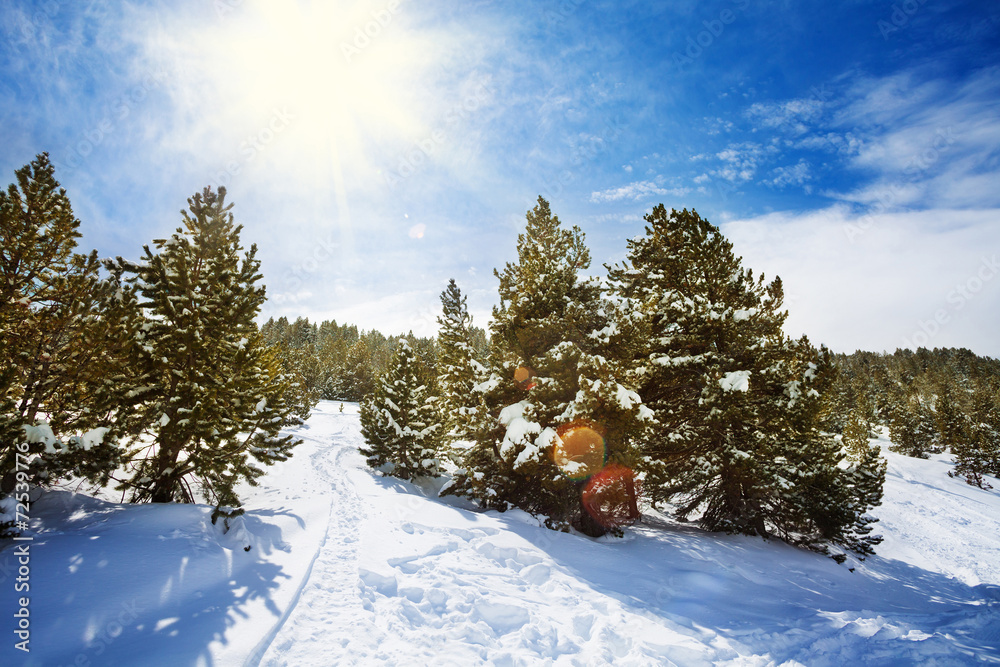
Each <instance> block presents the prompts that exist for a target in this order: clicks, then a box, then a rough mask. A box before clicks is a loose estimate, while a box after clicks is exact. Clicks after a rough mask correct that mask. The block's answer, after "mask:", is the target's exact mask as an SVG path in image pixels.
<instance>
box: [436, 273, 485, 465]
mask: <svg viewBox="0 0 1000 667" xmlns="http://www.w3.org/2000/svg"><path fill="white" fill-rule="evenodd" d="M441 307H442V313H441V315H440V316H439V317H438V318H437V321H438V324H439V325H440V329H439V330H438V360H437V366H438V385H439V387H440V393H441V396H440V397H439V399H438V402H437V406H438V410H439V412H440V415H441V416H440V421H441V424H442V427H443V433H442V436H443V437H442V443H441V444H442V447H443V448H444V450H445V451H448V450H450V449H451V446H452V444H453V443H455V442H457V441H463V440H470V439H471V438H472V437H473V434H474V432H475V426H474V425H475V424H476V423H477V421H478V419H477V415H478V410H479V408H480V404H481V400H480V397H481V395H480V394H477V393H476V392H475V391H474V388H475V387H476V385H478V384H479V383H481V382H483V381H484V380H486V379H487V378H486V377H485V376H486V368H485V367H484V366H483V365H482V364H481V363H479V361H478V360H477V359H476V357H475V350H474V349H473V346H472V341H471V337H470V333H471V330H470V329H471V324H472V317H470V316H469V311H468V308H467V307H466V305H465V297H464V296H463V295H462V292H461V290H460V289H459V288H458V285H457V284H456V283H455V279H454V278H452V279H451V280H450V281H449V282H448V287H447V288H445V290H444V291H443V292H442V293H441Z"/></svg>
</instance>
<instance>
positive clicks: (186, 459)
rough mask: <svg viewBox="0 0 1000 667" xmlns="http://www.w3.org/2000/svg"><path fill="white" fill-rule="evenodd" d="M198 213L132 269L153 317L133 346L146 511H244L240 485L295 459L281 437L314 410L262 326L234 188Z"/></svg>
mask: <svg viewBox="0 0 1000 667" xmlns="http://www.w3.org/2000/svg"><path fill="white" fill-rule="evenodd" d="M188 205H189V210H190V213H188V212H187V211H182V216H183V227H180V228H178V229H177V230H176V232H175V233H174V234H173V235H172V236H171V237H170V238H169V239H161V240H157V241H155V242H154V244H155V247H156V251H155V252H154V251H152V250H150V248H149V247H148V246H146V248H145V258H144V259H145V261H144V263H143V264H141V265H137V266H134V267H132V268H133V270H134V271H135V273H136V275H135V277H134V278H133V279H132V280H133V282H134V283H135V285H136V289H137V291H138V293H139V295H140V297H141V301H140V304H139V305H140V307H141V309H142V314H143V319H142V321H141V324H140V335H139V336H138V337H137V340H136V344H135V345H134V347H133V349H132V354H133V356H134V359H133V362H134V366H135V368H136V369H137V371H136V377H135V378H134V383H135V384H134V386H136V387H137V389H136V390H135V392H134V393H135V402H136V405H135V407H134V411H133V413H132V415H131V417H130V422H131V431H132V434H133V436H134V437H135V440H134V448H133V449H132V450H131V452H130V455H131V456H132V457H133V468H134V474H133V475H132V477H131V478H130V479H128V480H125V481H124V482H123V488H127V489H131V490H132V499H133V501H137V502H144V501H152V502H171V501H184V502H194V501H195V500H196V498H197V497H198V496H199V495H200V496H201V497H203V498H205V499H206V500H208V501H210V502H212V503H214V504H216V505H218V506H230V507H237V506H239V504H240V501H239V499H238V498H237V497H236V495H235V490H234V488H235V486H236V484H238V483H239V482H240V481H243V480H245V481H247V482H248V483H250V484H251V485H253V484H255V480H256V479H257V478H258V477H259V476H260V475H262V474H263V469H262V468H261V467H259V466H258V464H261V465H271V464H273V463H275V462H278V461H284V460H286V459H287V458H288V457H289V456H291V451H292V448H293V447H294V446H295V445H297V444H298V443H299V442H300V441H298V440H294V439H293V438H292V436H289V435H282V434H281V432H280V431H281V429H282V428H285V427H287V426H290V425H294V424H300V423H301V422H302V418H301V416H300V415H302V414H303V413H305V412H308V405H303V404H302V403H301V401H302V397H301V395H300V394H298V393H296V392H295V391H294V388H293V387H292V382H291V381H290V379H289V378H288V377H287V376H286V375H285V374H284V372H283V370H282V367H281V360H280V359H279V356H278V354H277V352H276V351H275V350H274V349H273V348H268V347H267V346H266V345H265V344H264V343H263V339H262V336H261V335H260V333H259V332H258V330H257V326H256V324H255V323H254V318H255V317H256V315H257V313H258V312H259V309H260V306H261V304H262V303H263V302H264V288H263V286H260V285H258V284H257V283H258V282H259V281H260V278H261V276H260V273H259V272H258V269H259V266H260V262H259V261H258V260H257V259H256V258H255V257H256V253H257V248H256V246H252V247H251V249H250V250H249V252H244V249H243V247H242V245H241V243H240V232H241V230H242V226H237V225H235V224H234V222H233V215H232V213H231V209H232V205H231V204H230V205H228V206H227V205H226V204H225V189H224V188H219V191H218V193H216V192H213V191H212V190H211V189H209V188H206V189H205V190H204V192H202V193H200V194H196V195H194V197H192V198H191V199H189V200H188Z"/></svg>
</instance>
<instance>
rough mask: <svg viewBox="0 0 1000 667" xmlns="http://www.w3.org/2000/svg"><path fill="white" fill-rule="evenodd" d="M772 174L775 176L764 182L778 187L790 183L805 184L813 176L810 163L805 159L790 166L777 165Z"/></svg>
mask: <svg viewBox="0 0 1000 667" xmlns="http://www.w3.org/2000/svg"><path fill="white" fill-rule="evenodd" d="M771 175H772V176H773V178H771V179H769V180H765V181H764V183H766V184H767V185H771V186H774V187H777V188H783V187H785V186H788V185H804V184H805V183H806V182H807V181H809V180H810V178H811V175H810V173H809V163H808V162H806V161H805V160H799V162H798V164H795V165H792V166H790V167H776V168H775V169H772V170H771Z"/></svg>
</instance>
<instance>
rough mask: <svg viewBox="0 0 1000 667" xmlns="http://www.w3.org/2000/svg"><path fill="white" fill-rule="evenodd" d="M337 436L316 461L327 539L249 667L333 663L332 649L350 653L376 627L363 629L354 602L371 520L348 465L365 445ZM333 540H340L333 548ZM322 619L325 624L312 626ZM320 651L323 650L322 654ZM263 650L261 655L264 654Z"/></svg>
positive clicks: (341, 434) (315, 482) (358, 606)
mask: <svg viewBox="0 0 1000 667" xmlns="http://www.w3.org/2000/svg"><path fill="white" fill-rule="evenodd" d="M344 431H345V429H343V428H342V429H341V430H340V432H339V433H336V434H334V435H333V437H334V441H335V442H337V443H338V444H339V445H340V447H330V446H329V444H330V443H325V444H326V445H327V447H326V448H320V449H318V450H317V452H316V453H315V454H314V455H313V456H312V462H313V464H314V470H315V472H316V475H315V477H314V479H313V480H312V482H311V483H312V485H313V488H323V487H325V488H326V489H327V491H326V492H325V493H327V494H329V495H330V496H331V500H332V502H331V506H330V513H329V517H328V521H327V525H326V531H325V536H324V538H323V540H322V542H321V544H320V546H319V548H318V550H317V552H316V555H315V556H314V557H313V561H312V564H311V565H310V567H309V570H308V572H307V574H306V577H305V579H304V581H303V582H302V584H301V585H300V591H299V594H298V595H297V596H296V597H295V599H294V601H293V603H292V604H291V605H290V607H289V609H288V610H287V611H286V612H285V614H284V617H283V619H282V620H281V621H279V623H278V624H277V627H276V632H275V634H274V637H273V639H271V640H270V641H269V642H268V643H267V644H265V646H266V651H265V652H264V653H263V655H262V656H261V658H260V660H259V661H257V660H255V659H254V658H255V656H253V655H252V656H251V659H250V660H248V663H247V664H253V665H256V664H261V665H308V664H322V663H315V662H313V661H314V660H316V659H317V658H316V656H317V654H319V655H322V656H324V657H323V658H322V660H327V659H329V656H330V653H329V650H334V651H336V652H337V653H339V652H341V651H343V650H344V647H346V646H347V645H348V643H350V641H351V638H352V637H354V636H355V635H357V634H359V633H366V632H370V631H371V628H366V627H363V625H364V624H363V623H361V624H360V626H359V620H360V619H362V618H363V617H362V615H361V614H360V611H361V604H360V601H357V600H354V599H353V596H352V595H351V593H352V588H353V587H354V581H355V580H356V579H357V569H358V565H357V563H358V549H357V543H358V532H357V527H358V526H359V525H361V524H362V523H363V521H364V519H365V512H364V509H363V507H362V504H361V501H360V499H359V498H358V495H357V493H356V492H355V490H354V487H353V483H352V482H351V481H350V479H348V476H347V466H346V465H345V463H344V461H345V459H346V458H347V457H348V455H349V454H350V453H351V448H354V449H355V450H356V448H357V446H358V445H359V444H361V443H360V441H357V442H356V441H355V440H357V438H351V437H350V435H352V434H345V432H344ZM331 536H333V537H334V538H335V539H334V541H333V542H332V543H331ZM314 620H318V621H319V623H316V622H312V621H314ZM317 648H321V650H319V651H317ZM259 651H260V648H258V651H255V653H256V655H260V652H259Z"/></svg>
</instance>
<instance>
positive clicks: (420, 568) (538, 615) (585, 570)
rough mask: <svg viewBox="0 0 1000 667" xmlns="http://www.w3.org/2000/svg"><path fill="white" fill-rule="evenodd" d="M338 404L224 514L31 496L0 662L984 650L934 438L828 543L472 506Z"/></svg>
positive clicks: (903, 460) (573, 658) (878, 659)
mask: <svg viewBox="0 0 1000 667" xmlns="http://www.w3.org/2000/svg"><path fill="white" fill-rule="evenodd" d="M357 412H358V410H357V405H356V404H350V403H348V404H345V410H344V412H343V413H341V412H339V402H321V403H320V404H319V406H318V408H317V409H316V411H315V412H314V414H313V416H312V417H311V418H310V419H309V420H308V422H307V424H306V425H304V426H302V427H300V428H298V429H294V430H291V431H289V432H291V433H294V434H295V435H296V436H297V437H300V438H303V439H304V443H303V444H302V445H301V446H300V447H299V448H298V449H297V450H296V452H295V455H294V456H293V457H292V458H291V459H290V460H289V461H287V462H286V463H284V464H280V465H277V466H274V467H272V468H270V469H268V471H267V473H266V474H265V475H264V476H263V477H261V478H260V480H259V482H260V485H259V486H258V487H254V488H251V487H248V486H247V487H244V488H242V489H241V497H243V498H244V499H245V501H246V509H247V512H246V514H245V515H244V516H243V517H238V518H237V519H235V520H231V522H230V525H231V527H232V528H231V530H230V531H229V532H228V533H226V534H222V532H221V530H220V528H219V525H218V523H217V524H216V525H212V524H211V519H210V517H211V513H212V509H211V508H210V507H207V506H204V505H138V506H130V505H122V504H119V503H117V502H111V501H108V500H98V499H94V498H89V497H86V496H82V495H77V494H74V493H70V492H67V491H51V492H47V493H44V494H42V495H41V497H40V498H33V502H32V503H31V508H30V517H31V520H30V529H29V530H28V531H27V533H26V536H30V537H31V538H32V540H31V541H30V542H27V543H26V544H28V545H29V546H30V554H31V555H30V568H31V580H30V585H31V588H30V592H28V593H25V594H24V595H29V596H30V598H31V604H30V612H31V644H30V646H31V653H30V654H26V653H23V652H21V651H18V650H16V649H15V648H14V646H13V643H14V642H13V641H12V637H13V635H12V634H11V630H12V627H13V626H12V620H11V619H12V617H13V614H14V612H15V611H16V609H17V604H18V603H17V596H16V595H15V593H14V581H15V577H16V576H17V575H16V574H15V572H16V568H17V567H18V565H17V563H18V560H17V559H18V556H17V555H16V554H15V552H14V549H15V545H14V544H9V543H8V544H7V545H6V546H5V547H4V548H3V550H2V551H0V578H2V579H3V580H4V581H3V582H2V584H0V585H2V586H3V588H4V589H5V593H4V594H3V595H2V596H0V618H2V619H6V620H3V621H0V624H2V625H3V632H4V633H5V634H6V636H7V639H6V640H5V641H4V642H3V643H2V646H0V664H3V665H62V664H65V665H69V664H92V665H98V664H101V665H103V664H128V665H140V664H141V665H144V666H149V667H156V666H159V665H213V666H216V667H224V666H229V665H251V666H253V665H267V666H272V667H274V666H282V665H287V666H292V665H295V666H298V665H332V664H350V665H378V664H392V665H425V664H447V665H450V664H455V665H481V664H489V665H527V664H532V665H533V664H556V665H597V664H612V663H614V664H624V665H663V664H671V663H673V664H679V665H716V664H723V665H782V664H784V665H810V666H812V665H820V666H824V665H829V666H839V665H853V664H866V665H871V664H876V665H888V664H892V665H897V664H898V665H910V664H936V665H960V664H970V663H984V664H996V663H997V662H998V654H1000V652H998V648H997V647H998V644H997V638H998V637H1000V557H998V553H1000V552H998V547H1000V538H998V535H1000V493H998V492H996V491H993V492H989V491H983V490H980V489H977V488H974V487H971V486H968V485H967V484H965V483H964V482H962V481H960V480H956V479H952V478H950V477H948V476H947V471H948V470H950V469H951V464H950V463H949V461H948V457H946V456H935V457H931V459H929V460H919V459H911V458H907V457H904V456H901V455H897V454H893V453H891V452H886V453H885V456H886V458H887V459H888V462H889V472H888V479H887V483H886V489H885V502H884V504H883V506H882V507H880V508H878V509H876V510H874V511H873V512H872V513H873V514H875V515H876V516H879V517H880V518H881V522H880V523H878V524H876V531H877V532H881V533H882V534H883V535H884V536H885V541H884V543H883V544H882V545H880V546H879V548H878V552H879V553H878V555H877V556H874V557H871V558H869V559H867V560H866V561H864V562H863V563H859V562H857V561H856V560H853V559H850V560H848V562H847V563H845V564H843V565H838V564H837V563H835V562H834V561H833V560H832V559H830V558H828V557H825V556H822V555H819V554H815V553H811V552H807V551H803V550H799V549H794V548H792V547H789V546H787V545H784V544H782V543H780V542H776V541H770V542H767V541H764V540H761V539H759V538H749V537H741V536H732V535H721V534H709V533H705V532H703V531H701V530H699V529H696V528H694V527H692V526H690V525H687V524H680V523H676V522H674V521H671V520H669V519H668V518H666V517H665V516H664V515H661V514H659V513H658V512H655V511H652V510H647V511H646V513H645V516H644V519H643V522H642V523H640V524H637V525H636V526H634V527H632V528H630V529H628V530H627V531H626V535H625V537H624V538H623V539H616V538H600V539H590V538H586V537H583V536H580V535H576V534H566V533H559V532H555V531H550V530H547V529H545V528H542V527H540V526H539V520H538V519H537V518H535V517H532V516H530V515H528V514H526V513H524V512H521V511H518V510H511V511H508V512H505V513H502V514H501V513H497V512H479V511H475V510H474V508H472V507H471V506H469V505H468V504H467V503H466V502H465V501H462V500H460V499H456V498H453V497H448V498H444V499H439V498H437V496H436V492H435V487H434V486H433V485H431V484H429V483H428V484H424V485H422V486H417V485H414V484H410V483H407V482H403V481H401V480H397V479H394V478H391V477H382V476H379V475H378V474H375V473H373V472H372V471H370V470H368V469H367V467H366V466H365V463H364V457H363V456H361V455H360V453H359V452H358V451H357V448H358V446H359V445H360V444H361V443H362V439H361V436H360V433H359V424H358V414H357ZM512 412H513V411H512ZM520 418H522V419H523V417H520ZM513 421H514V419H513V418H512V419H511V422H513ZM539 439H540V438H539ZM881 444H882V445H883V447H884V446H886V445H887V444H888V443H887V442H886V441H884V440H883V441H882V443H881ZM440 483H442V480H438V482H437V484H440ZM995 486H997V487H1000V482H996V484H995ZM35 495H36V496H37V494H35ZM4 509H6V508H4ZM241 520H242V521H241ZM240 523H242V528H243V529H244V531H245V534H242V535H241V534H240V530H239V525H240ZM244 539H245V540H248V541H249V543H250V544H251V546H252V548H251V549H250V551H243V542H242V540H244ZM19 544H24V543H19ZM851 567H853V568H854V571H853V572H851V571H850V569H849V568H851ZM18 595H20V594H18Z"/></svg>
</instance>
